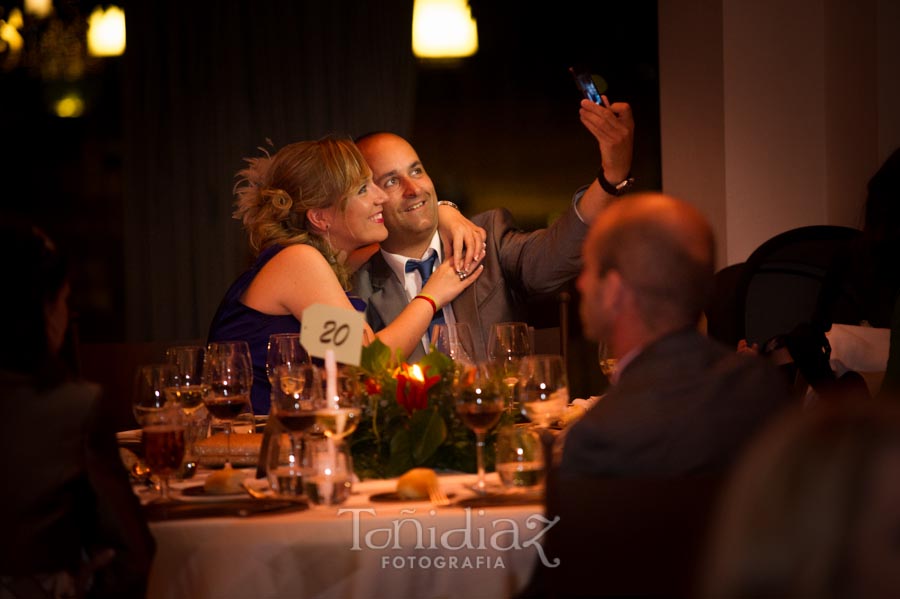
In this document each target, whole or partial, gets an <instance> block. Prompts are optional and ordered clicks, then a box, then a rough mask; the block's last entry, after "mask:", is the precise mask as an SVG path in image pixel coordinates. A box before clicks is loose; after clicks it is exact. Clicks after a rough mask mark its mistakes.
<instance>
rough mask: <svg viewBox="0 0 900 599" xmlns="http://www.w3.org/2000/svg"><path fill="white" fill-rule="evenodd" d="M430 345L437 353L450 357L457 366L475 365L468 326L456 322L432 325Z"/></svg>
mask: <svg viewBox="0 0 900 599" xmlns="http://www.w3.org/2000/svg"><path fill="white" fill-rule="evenodd" d="M431 343H432V344H433V345H434V348H435V349H436V350H437V351H439V352H441V353H442V354H446V355H448V356H450V358H451V359H452V360H453V361H454V362H456V363H457V364H462V365H466V366H474V365H475V360H474V356H475V355H476V354H475V342H474V341H473V340H472V329H470V328H469V325H468V324H466V323H464V322H458V323H456V324H447V323H444V324H436V325H434V328H433V329H432V331H431Z"/></svg>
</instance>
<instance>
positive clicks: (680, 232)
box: [560, 194, 788, 477]
mask: <svg viewBox="0 0 900 599" xmlns="http://www.w3.org/2000/svg"><path fill="white" fill-rule="evenodd" d="M583 257H584V267H583V269H582V272H581V275H580V276H579V278H578V288H579V291H580V292H581V296H582V297H581V306H580V310H581V317H582V322H583V323H584V327H585V334H586V335H587V336H588V337H589V338H592V339H595V340H602V341H604V342H605V343H607V344H608V345H609V346H610V348H611V351H612V354H613V356H614V357H616V358H618V364H617V370H616V372H615V374H614V375H613V377H612V378H613V381H612V385H611V387H610V389H609V391H608V392H607V394H606V395H605V396H604V398H603V399H602V400H600V401H599V402H598V403H597V404H596V405H595V406H594V407H593V408H591V409H590V410H589V411H588V412H587V414H585V416H584V417H583V418H582V419H581V420H580V421H578V422H576V423H575V424H574V425H573V426H572V428H571V429H570V430H569V431H568V432H567V434H566V435H565V437H564V446H563V452H562V458H561V463H560V473H561V475H563V476H579V475H588V476H592V475H595V476H620V477H672V476H681V475H691V474H709V473H718V472H721V471H723V470H724V469H725V468H727V466H728V465H729V464H730V463H731V462H732V461H733V460H734V458H735V456H736V455H737V453H738V452H739V451H740V450H741V449H742V447H743V446H744V444H745V443H746V442H747V441H748V440H749V438H750V437H751V436H753V435H754V434H755V433H756V432H757V431H758V430H759V429H760V427H761V426H762V425H764V424H765V423H766V422H767V421H768V420H769V419H770V418H771V417H772V416H773V415H774V414H775V413H776V412H778V411H780V410H781V408H783V407H784V406H786V405H787V402H788V396H787V391H786V389H785V388H784V385H783V383H782V382H781V380H780V379H779V377H778V374H777V372H776V371H775V370H774V369H773V367H771V366H770V365H769V364H768V363H766V362H765V361H764V360H763V359H761V358H758V357H756V356H749V355H744V354H741V355H739V354H737V353H735V351H734V350H732V349H730V348H728V347H725V346H724V345H721V344H719V343H718V342H716V341H714V340H712V339H709V338H707V337H705V336H704V335H703V334H701V333H700V332H698V330H697V323H698V321H699V318H700V315H701V312H702V310H703V307H704V304H705V301H706V297H707V293H708V290H709V288H710V286H711V284H712V277H713V273H714V269H715V264H714V262H715V260H714V257H715V241H714V238H713V233H712V230H711V228H710V226H709V224H708V223H707V221H706V219H705V218H704V217H703V215H702V214H701V213H700V212H699V211H698V210H697V209H696V208H694V207H693V206H691V205H690V204H688V203H686V202H683V201H681V200H678V199H675V198H672V197H670V196H666V195H662V194H634V195H628V196H623V197H622V198H619V199H618V200H617V201H616V202H614V203H613V204H612V205H611V206H609V207H608V208H607V210H606V211H604V212H603V213H601V214H600V216H599V217H598V218H597V220H595V221H594V223H593V225H592V227H591V230H590V232H589V234H588V238H587V240H586V242H585V245H584V250H583Z"/></svg>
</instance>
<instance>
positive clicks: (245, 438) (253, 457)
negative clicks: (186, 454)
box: [194, 433, 263, 466]
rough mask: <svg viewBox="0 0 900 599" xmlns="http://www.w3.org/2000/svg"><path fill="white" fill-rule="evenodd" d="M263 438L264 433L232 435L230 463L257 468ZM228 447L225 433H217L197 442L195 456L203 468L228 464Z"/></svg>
mask: <svg viewBox="0 0 900 599" xmlns="http://www.w3.org/2000/svg"><path fill="white" fill-rule="evenodd" d="M262 437H263V436H262V433H243V434H233V433H232V435H231V452H230V454H229V456H228V457H229V458H230V460H229V461H230V462H231V463H232V464H234V465H235V466H256V463H257V461H259V446H260V445H261V444H262ZM226 447H227V445H226V439H225V433H217V434H215V435H213V436H211V437H209V438H207V439H203V440H202V441H197V443H196V444H195V445H194V455H195V456H196V458H197V462H199V463H200V464H201V465H202V466H217V465H219V464H224V463H225V462H226V460H225V458H226V455H225V454H226Z"/></svg>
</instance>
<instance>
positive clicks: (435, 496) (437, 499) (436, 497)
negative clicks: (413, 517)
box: [428, 480, 450, 507]
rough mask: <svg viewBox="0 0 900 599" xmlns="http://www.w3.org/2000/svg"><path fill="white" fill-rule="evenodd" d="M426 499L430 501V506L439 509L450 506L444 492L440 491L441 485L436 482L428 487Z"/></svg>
mask: <svg viewBox="0 0 900 599" xmlns="http://www.w3.org/2000/svg"><path fill="white" fill-rule="evenodd" d="M428 499H429V500H431V505H436V506H441V507H443V506H448V505H450V499H449V498H448V497H447V494H446V493H444V490H443V489H441V483H439V482H438V481H437V480H434V481H432V482H431V483H429V485H428Z"/></svg>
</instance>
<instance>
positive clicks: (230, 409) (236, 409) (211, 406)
mask: <svg viewBox="0 0 900 599" xmlns="http://www.w3.org/2000/svg"><path fill="white" fill-rule="evenodd" d="M249 404H250V398H249V397H248V396H246V395H230V396H224V397H216V398H214V399H208V400H207V401H206V409H207V410H209V413H210V414H212V415H213V416H215V417H216V418H218V419H219V420H234V419H235V418H237V416H238V415H239V414H240V413H241V412H243V411H244V410H246V409H247V406H248V405H249Z"/></svg>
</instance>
